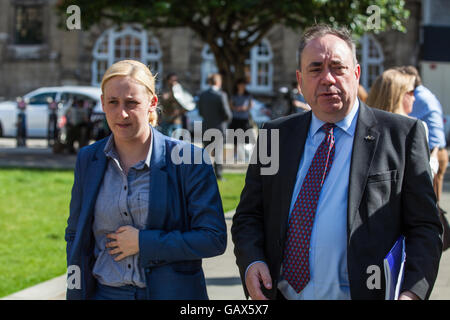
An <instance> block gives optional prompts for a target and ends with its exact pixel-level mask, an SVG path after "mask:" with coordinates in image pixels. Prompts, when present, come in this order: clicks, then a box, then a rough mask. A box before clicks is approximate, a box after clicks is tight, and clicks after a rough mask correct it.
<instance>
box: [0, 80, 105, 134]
mask: <svg viewBox="0 0 450 320" xmlns="http://www.w3.org/2000/svg"><path fill="white" fill-rule="evenodd" d="M100 96H101V89H100V88H97V87H89V86H61V87H43V88H39V89H36V90H33V91H31V92H29V93H27V94H25V95H24V96H23V98H24V100H25V101H27V107H26V126H27V137H28V138H47V130H48V119H49V112H50V111H49V108H48V99H49V98H51V99H52V100H53V101H56V102H57V103H58V110H57V116H58V125H59V127H60V128H63V127H64V124H65V116H64V115H65V111H66V110H67V108H68V107H69V106H70V105H71V104H72V103H73V101H75V100H84V101H86V103H87V104H88V105H89V106H90V108H91V110H92V113H91V117H90V120H91V124H94V130H93V133H94V137H93V138H94V139H96V138H98V137H96V136H95V133H98V132H99V131H100V129H98V125H97V124H100V123H101V122H102V121H103V119H104V113H103V110H102V107H101V100H100ZM18 112H19V111H18V108H17V102H16V101H5V102H1V103H0V136H4V137H15V136H16V133H17V127H16V123H17V115H18Z"/></svg>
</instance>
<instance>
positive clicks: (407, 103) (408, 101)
mask: <svg viewBox="0 0 450 320" xmlns="http://www.w3.org/2000/svg"><path fill="white" fill-rule="evenodd" d="M414 100H415V98H414V89H412V90H409V91H408V92H406V93H405V94H404V95H403V111H404V112H405V113H406V114H410V113H411V112H412V109H413V104H414Z"/></svg>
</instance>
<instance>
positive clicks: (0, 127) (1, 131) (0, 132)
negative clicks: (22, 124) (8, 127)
mask: <svg viewBox="0 0 450 320" xmlns="http://www.w3.org/2000/svg"><path fill="white" fill-rule="evenodd" d="M1 137H3V127H2V123H1V122H0V138H1Z"/></svg>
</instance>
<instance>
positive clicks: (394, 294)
mask: <svg viewBox="0 0 450 320" xmlns="http://www.w3.org/2000/svg"><path fill="white" fill-rule="evenodd" d="M405 259H406V253H405V237H404V236H400V237H399V238H398V239H397V241H396V242H395V243H394V246H393V247H392V249H391V250H390V251H389V253H388V254H387V255H386V257H385V258H384V275H385V278H386V296H385V300H397V299H398V296H399V294H400V288H401V286H402V283H403V274H404V269H403V268H404V265H405Z"/></svg>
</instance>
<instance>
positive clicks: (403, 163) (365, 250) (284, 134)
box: [231, 103, 442, 299]
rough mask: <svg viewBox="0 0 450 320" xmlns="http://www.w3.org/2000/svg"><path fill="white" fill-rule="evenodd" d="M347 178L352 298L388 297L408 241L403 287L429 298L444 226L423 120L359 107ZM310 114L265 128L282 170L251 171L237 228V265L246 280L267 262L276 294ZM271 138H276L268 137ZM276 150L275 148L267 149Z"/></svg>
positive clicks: (257, 166) (238, 211)
mask: <svg viewBox="0 0 450 320" xmlns="http://www.w3.org/2000/svg"><path fill="white" fill-rule="evenodd" d="M357 121H358V122H357V126H356V132H355V136H354V142H353V151H352V152H353V153H352V157H351V159H352V160H351V161H352V162H351V167H350V176H349V196H348V211H347V239H348V241H347V263H348V275H349V281H350V292H351V297H352V299H384V295H385V279H384V272H383V259H384V257H385V256H386V254H387V253H388V251H389V250H390V248H391V247H392V245H393V244H394V242H395V241H396V239H397V238H398V237H399V236H400V235H401V234H404V235H405V236H406V256H407V258H406V265H405V277H404V283H403V288H402V289H403V290H402V291H404V290H410V291H412V292H414V293H415V294H416V295H417V296H419V297H420V298H421V299H426V298H428V297H429V295H430V293H431V289H432V288H433V285H434V282H435V279H436V276H437V271H438V267H439V260H440V256H441V248H442V240H441V234H442V226H441V223H440V222H439V218H438V211H437V207H436V198H435V194H434V192H433V187H432V181H431V178H430V169H429V164H428V161H429V154H428V145H427V141H426V137H425V130H424V128H423V125H422V124H421V123H420V121H419V120H416V119H412V118H408V117H404V116H400V115H395V114H392V113H387V112H384V111H381V110H377V109H372V108H369V107H367V106H366V105H364V104H363V103H360V110H359V114H358V119H357ZM310 122H311V112H307V113H304V114H296V115H292V116H289V117H284V118H280V119H277V120H274V121H272V122H269V123H267V124H266V126H265V128H266V129H268V130H271V129H279V134H280V143H279V144H280V151H279V152H280V166H279V167H280V169H279V171H278V173H277V174H276V175H272V176H268V175H266V176H261V175H260V168H261V164H260V163H259V161H258V163H256V164H252V165H250V166H249V168H248V171H247V177H246V180H245V187H244V190H243V191H242V194H241V201H240V203H239V205H238V207H237V209H236V214H235V216H234V218H233V226H232V229H231V232H232V236H233V242H234V243H235V255H236V262H237V264H238V267H239V270H240V273H241V278H242V281H243V283H244V289H245V291H246V293H247V290H246V288H245V280H244V273H245V270H246V268H247V266H248V265H249V264H250V263H251V262H254V261H257V260H262V261H265V262H266V263H267V264H268V266H269V270H270V273H271V276H272V280H273V289H272V290H271V291H268V292H267V291H266V292H265V294H266V295H267V296H268V297H271V298H274V297H275V296H276V288H277V281H278V278H279V274H280V266H281V263H282V260H283V249H284V244H285V240H286V231H287V227H288V214H289V204H290V201H291V197H292V193H293V189H294V184H295V179H296V175H297V170H298V164H299V162H300V159H301V156H302V153H303V149H304V145H305V141H306V137H307V134H308V129H309V125H310ZM269 141H270V139H269ZM269 150H270V146H269ZM370 265H377V266H379V267H380V270H381V274H382V279H381V289H372V290H370V289H368V287H367V284H366V283H367V280H368V278H369V276H370V275H372V272H373V271H372V272H371V273H370V274H368V273H367V268H368V267H369V266H370Z"/></svg>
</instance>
